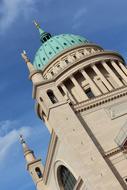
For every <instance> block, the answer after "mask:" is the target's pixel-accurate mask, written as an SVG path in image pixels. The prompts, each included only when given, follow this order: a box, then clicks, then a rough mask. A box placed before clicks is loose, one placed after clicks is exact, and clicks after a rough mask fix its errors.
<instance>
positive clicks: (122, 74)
mask: <svg viewBox="0 0 127 190" xmlns="http://www.w3.org/2000/svg"><path fill="white" fill-rule="evenodd" d="M111 64H112V66H113V67H114V68H115V70H116V72H117V73H118V74H119V75H120V76H121V77H122V78H123V79H124V80H125V81H126V82H127V76H126V75H125V74H124V72H123V71H122V70H121V69H120V68H119V66H118V65H117V63H116V62H115V61H111Z"/></svg>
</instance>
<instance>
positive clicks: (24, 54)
mask: <svg viewBox="0 0 127 190" xmlns="http://www.w3.org/2000/svg"><path fill="white" fill-rule="evenodd" d="M21 56H22V58H23V59H24V61H25V63H26V64H27V67H28V69H29V72H30V73H31V72H32V71H35V68H34V66H33V65H32V63H31V62H30V59H29V58H28V56H27V53H26V51H25V50H23V52H22V53H21Z"/></svg>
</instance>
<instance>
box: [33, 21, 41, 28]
mask: <svg viewBox="0 0 127 190" xmlns="http://www.w3.org/2000/svg"><path fill="white" fill-rule="evenodd" d="M34 24H35V26H36V28H37V29H39V28H40V24H39V23H38V22H37V21H36V20H34Z"/></svg>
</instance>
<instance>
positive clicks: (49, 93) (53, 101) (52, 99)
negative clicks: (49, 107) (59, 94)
mask: <svg viewBox="0 0 127 190" xmlns="http://www.w3.org/2000/svg"><path fill="white" fill-rule="evenodd" d="M47 95H48V97H49V98H50V100H51V102H52V103H53V104H55V103H57V102H58V100H57V98H56V96H55V95H54V93H53V91H52V90H48V91H47Z"/></svg>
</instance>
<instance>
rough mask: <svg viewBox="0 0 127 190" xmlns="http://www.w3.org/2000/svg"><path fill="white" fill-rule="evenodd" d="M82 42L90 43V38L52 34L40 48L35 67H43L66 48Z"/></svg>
mask: <svg viewBox="0 0 127 190" xmlns="http://www.w3.org/2000/svg"><path fill="white" fill-rule="evenodd" d="M82 43H88V40H86V39H85V38H84V37H81V36H78V35H73V34H61V35H57V36H52V37H51V38H50V39H48V40H47V41H46V42H44V43H43V44H42V45H41V47H40V48H39V49H38V51H37V53H36V55H35V59H34V66H35V68H36V69H42V68H43V67H44V66H45V65H46V64H48V63H49V61H50V60H51V59H52V58H54V57H55V56H57V55H58V54H60V53H61V52H62V51H64V50H65V49H68V48H71V47H74V46H76V45H79V44H82Z"/></svg>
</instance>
